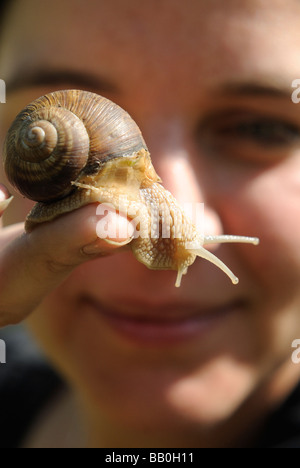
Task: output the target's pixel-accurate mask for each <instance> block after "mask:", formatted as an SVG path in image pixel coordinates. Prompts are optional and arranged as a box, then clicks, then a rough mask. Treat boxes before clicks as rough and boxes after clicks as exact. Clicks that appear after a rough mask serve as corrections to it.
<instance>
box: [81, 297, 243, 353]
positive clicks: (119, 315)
mask: <svg viewBox="0 0 300 468" xmlns="http://www.w3.org/2000/svg"><path fill="white" fill-rule="evenodd" d="M83 308H88V309H89V310H90V311H92V312H93V313H96V314H97V315H98V316H99V318H100V319H101V321H102V323H103V325H104V326H105V325H106V326H108V327H109V328H110V329H111V330H113V331H114V333H116V334H117V335H119V336H120V337H122V339H126V340H127V341H128V340H129V341H130V342H132V343H135V344H138V345H143V346H149V345H155V346H169V345H172V344H178V343H179V342H183V341H185V340H191V339H193V338H197V339H199V338H201V337H203V336H204V335H206V334H208V333H209V332H210V331H212V330H213V329H214V328H215V327H217V326H219V325H220V324H221V323H222V322H223V321H224V320H226V317H227V316H228V315H229V314H230V313H232V312H234V311H236V310H237V308H238V309H240V308H241V303H237V302H235V303H231V304H228V305H226V306H218V307H206V308H201V309H200V308H199V306H198V305H196V304H189V303H181V304H179V303H174V304H172V303H165V304H159V305H149V304H146V303H142V302H138V301H131V300H125V299H123V300H121V299H120V300H118V301H116V303H114V304H104V303H100V302H99V301H97V300H95V299H93V298H90V297H85V298H84V299H83Z"/></svg>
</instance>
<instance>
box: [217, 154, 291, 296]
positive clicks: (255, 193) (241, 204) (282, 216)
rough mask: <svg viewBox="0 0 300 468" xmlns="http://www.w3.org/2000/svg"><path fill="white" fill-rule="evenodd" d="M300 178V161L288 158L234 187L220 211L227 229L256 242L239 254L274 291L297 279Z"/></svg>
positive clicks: (262, 281) (280, 289) (233, 185)
mask: <svg viewBox="0 0 300 468" xmlns="http://www.w3.org/2000/svg"><path fill="white" fill-rule="evenodd" d="M299 174H300V162H298V160H297V164H295V161H292V160H290V161H286V162H285V163H282V164H281V165H278V166H276V167H273V168H272V169H269V170H266V171H265V172H261V173H259V174H257V175H256V176H255V177H253V178H252V179H247V180H245V182H244V183H243V184H241V183H240V182H239V184H234V183H233V184H232V192H231V193H227V195H226V196H225V197H223V198H222V207H221V208H220V210H221V212H222V215H223V222H224V224H225V225H226V226H225V227H226V230H230V231H231V232H234V233H235V234H243V235H253V236H257V237H259V238H260V245H259V246H258V247H257V248H255V249H253V250H251V251H250V249H243V252H244V254H245V255H247V262H248V265H249V266H250V267H252V269H253V271H254V273H255V275H256V277H257V278H259V279H260V282H261V283H262V284H263V285H264V287H266V286H267V287H268V288H272V289H273V290H274V292H275V291H276V288H279V289H278V290H277V292H278V293H280V291H282V289H283V288H284V286H287V287H288V289H291V287H293V286H296V285H297V284H298V282H299V280H300V203H299V202H300V176H299ZM280 285H281V286H280Z"/></svg>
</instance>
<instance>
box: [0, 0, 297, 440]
mask: <svg viewBox="0 0 300 468" xmlns="http://www.w3.org/2000/svg"><path fill="white" fill-rule="evenodd" d="M299 14H300V5H299V2H298V1H296V0H295V1H294V0H289V1H288V2H287V1H286V0H275V1H274V0H272V1H271V0H267V1H264V2H261V1H259V0H251V1H250V0H249V1H248V0H245V1H242V2H240V1H235V0H228V1H226V2H224V1H222V0H211V1H209V2H207V1H203V0H202V1H198V0H197V1H196V0H191V1H190V4H189V5H188V7H187V6H186V4H185V3H183V2H181V1H179V0H178V1H177V0H164V1H160V2H156V1H151V2H142V3H141V2H138V1H137V0H128V1H126V2H123V1H122V0H110V1H109V2H99V1H94V0H90V1H85V2H82V1H74V0H72V1H71V0H70V1H69V0H64V1H56V0H53V1H52V2H51V4H50V3H45V2H38V1H35V0H24V1H22V2H21V1H16V3H15V5H14V6H13V8H12V10H11V14H10V15H9V17H8V19H7V22H6V28H5V29H4V33H3V36H2V41H1V49H0V52H1V53H0V70H1V78H2V79H5V80H6V82H7V84H8V89H9V90H10V92H9V94H8V96H7V104H6V105H5V108H3V109H2V108H1V111H2V112H3V122H4V125H3V127H2V128H5V127H6V128H8V125H9V123H10V121H11V120H12V119H13V117H14V115H15V114H16V112H17V111H18V110H21V108H22V107H23V106H24V105H26V104H27V103H28V102H30V101H31V100H32V99H34V98H35V97H38V96H40V95H41V94H44V93H45V92H47V91H52V90H54V89H62V88H82V89H89V90H90V91H94V92H97V93H99V94H103V95H105V96H106V97H108V98H110V99H112V100H113V101H115V102H117V103H118V104H119V105H121V106H122V107H123V108H124V109H126V110H127V111H128V112H129V113H130V114H131V115H132V117H133V118H134V119H135V120H136V122H137V123H138V125H139V126H140V128H141V130H142V133H143V136H144V138H145V140H146V142H147V145H148V147H149V150H150V152H151V157H152V160H153V164H154V166H155V168H156V170H157V172H158V174H159V175H160V176H161V178H162V179H163V182H164V186H165V187H166V188H167V189H169V190H170V191H171V192H172V193H173V194H174V196H175V197H176V198H177V199H178V200H179V201H181V202H189V203H191V202H193V203H197V202H204V203H205V216H206V232H207V234H212V235H218V234H223V233H225V234H238V235H249V236H250V235H253V236H257V237H259V238H260V241H261V243H260V246H259V247H252V246H245V245H230V246H229V245H226V246H222V247H219V248H218V249H217V250H216V251H215V253H216V254H217V255H218V256H220V257H221V258H222V260H223V261H225V263H226V264H228V266H230V268H231V269H232V270H233V271H234V272H235V273H236V274H237V276H239V278H240V283H239V285H238V286H233V285H232V284H231V283H230V281H229V280H228V278H227V277H226V276H225V275H224V274H223V273H222V272H220V271H218V270H217V269H216V268H215V267H214V266H212V265H210V264H208V263H207V262H205V261H203V260H197V261H196V263H195V264H194V265H193V267H191V268H190V269H189V271H188V275H187V276H186V277H185V278H184V279H183V282H182V286H181V287H180V288H179V289H176V288H174V281H175V276H174V272H153V271H150V270H148V269H146V268H145V267H144V266H143V265H141V264H139V263H138V262H137V261H136V260H135V259H134V258H133V256H132V255H131V254H130V253H122V254H120V255H113V256H108V257H105V258H102V257H101V258H97V259H96V260H93V261H92V262H88V263H86V262H85V263H84V264H82V265H81V266H78V267H77V268H75V269H74V267H75V266H77V265H78V264H79V263H82V262H84V261H86V260H87V258H86V257H84V258H83V257H82V256H80V258H78V254H76V255H75V253H74V252H75V251H76V252H77V253H78V250H79V247H80V245H83V239H84V241H85V242H86V243H88V242H87V238H88V240H89V242H92V237H93V232H92V231H93V228H94V227H95V222H96V219H97V218H96V216H95V206H90V207H88V208H85V209H83V210H81V211H78V212H77V213H75V214H72V215H68V217H64V218H63V219H61V220H58V221H56V222H55V223H53V224H52V225H49V226H43V227H41V228H39V229H37V230H36V233H34V236H35V237H34V238H33V239H32V237H31V238H30V239H29V245H30V246H31V248H32V249H36V250H35V251H34V252H35V255H34V257H32V258H33V259H34V260H32V261H31V264H30V265H31V266H30V270H32V269H34V268H36V266H37V267H38V270H37V271H38V275H37V276H38V278H39V279H40V277H41V278H42V280H40V281H39V282H38V283H39V286H38V288H37V289H38V291H39V294H36V295H34V294H33V293H32V285H31V286H28V288H23V290H24V289H25V293H23V292H22V294H25V299H26V301H25V300H24V299H23V300H20V301H19V303H18V307H17V310H18V313H15V315H14V312H15V311H14V307H13V305H12V304H11V303H10V301H9V297H8V298H7V293H6V296H5V295H4V297H5V300H4V303H2V304H1V303H0V306H1V307H0V311H2V314H4V312H7V311H8V312H9V313H7V314H6V316H5V317H6V318H5V320H4V322H3V323H9V322H11V323H14V322H16V321H17V320H19V319H21V318H22V317H24V316H25V315H27V314H28V313H29V312H30V310H31V309H34V310H33V312H32V314H31V315H30V317H29V318H28V319H27V322H28V324H29V326H30V328H31V329H32V330H33V332H34V333H35V335H36V337H37V339H38V341H39V342H40V343H41V345H42V347H43V348H44V349H45V351H46V353H47V354H48V356H49V357H50V359H51V360H52V361H53V363H54V364H55V366H57V368H58V369H59V370H60V371H61V372H62V373H63V374H64V375H65V377H66V378H67V379H68V381H69V382H71V385H72V387H73V388H74V390H75V392H76V393H77V394H78V396H79V400H80V402H81V406H82V407H83V408H84V413H85V417H84V420H85V423H84V424H86V426H87V428H88V431H89V434H90V440H89V443H90V444H91V445H93V446H96V445H98V446H105V447H113V446H119V447H133V446H135V447H155V446H156V447H161V446H169V447H193V446H227V445H233V446H237V445H239V444H245V443H251V438H252V437H253V434H255V431H256V430H257V428H258V427H259V425H260V424H261V423H262V422H263V420H264V418H265V417H266V416H267V414H268V413H269V412H270V411H272V410H273V409H274V408H275V407H276V406H277V405H278V404H280V403H281V402H282V400H283V399H284V398H285V397H286V396H287V395H288V393H289V392H290V391H291V389H292V388H293V386H294V385H295V384H296V382H297V381H298V379H299V373H300V368H299V366H296V365H295V364H293V363H292V361H291V352H292V350H291V344H292V342H293V341H294V340H295V339H296V338H299V336H300V323H299V310H298V309H299V305H300V290H299V281H300V253H299V252H300V240H299V239H300V222H299V219H300V216H299V215H300V204H299V196H300V178H299V173H300V111H299V109H300V108H299V107H298V106H297V105H295V104H293V103H292V101H291V93H292V91H293V90H292V88H291V83H292V81H293V80H294V79H295V78H297V77H299V75H300V66H299V60H298V53H299V47H300V36H299ZM41 18H47V22H46V24H45V22H44V21H43V20H41ZM29 24H32V25H34V27H33V28H28V25H29ZM53 25H55V27H53ZM41 71H43V73H42V74H41V73H40V72H41ZM20 76H21V78H20ZM240 122H242V123H243V124H244V127H243V128H241V127H239V124H240ZM249 122H250V124H249ZM225 123H226V125H225ZM253 124H255V125H256V128H257V127H259V129H258V130H255V129H254V125H253ZM278 133H279V134H280V136H276V135H278ZM2 136H3V135H2ZM3 180H4V179H3ZM20 206H21V205H20ZM19 216H20V214H19ZM91 220H92V221H91ZM77 226H80V228H79V229H78V231H79V232H80V236H81V237H80V236H79V234H78V235H77V234H76V235H77V237H76V239H75V234H74V231H76V227H77ZM86 226H88V228H87V229H86ZM10 229H16V230H17V232H20V229H21V227H17V228H10ZM87 230H88V231H89V233H88V235H87V232H86V231H87ZM2 235H3V239H4V236H6V239H7V238H10V236H12V235H13V236H14V235H15V231H14V234H10V233H8V234H5V232H4V233H3V234H2ZM73 237H74V239H73ZM79 237H80V239H79ZM52 239H53V241H52ZM58 239H59V241H60V242H59V245H60V247H59V255H60V259H58V257H57V258H56V260H55V261H54V264H55V266H54V268H51V275H50V276H51V279H49V278H47V279H45V276H47V275H45V274H44V270H45V269H44V264H43V265H42V267H41V266H40V263H42V261H40V260H41V258H42V256H43V252H44V249H45V250H46V251H47V255H50V254H49V251H50V253H51V249H53V250H54V248H55V246H56V245H57V240H58ZM3 242H4V240H3ZM16 242H18V246H19V249H20V255H21V258H23V257H22V253H23V252H24V244H22V243H20V240H17V241H16ZM51 242H53V244H51ZM33 244H34V246H37V247H34V246H33ZM3 245H4V244H3ZM49 245H50V247H49ZM75 247H76V248H75ZM101 249H102V250H101ZM103 249H104V247H103V243H102V244H101V243H99V253H103ZM100 250H101V252H100ZM3 252H4V253H3V255H2V257H3V258H4V260H3V258H2V264H0V267H1V271H2V274H3V271H4V270H5V271H6V268H8V265H10V261H9V259H10V258H12V260H11V264H13V265H17V264H18V257H16V256H15V257H14V254H13V252H11V251H10V252H8V253H7V251H5V250H3ZM26 261H28V257H26V255H25V260H24V261H23V264H24V263H25V264H27V263H26ZM60 261H61V263H63V264H64V265H66V264H67V265H68V267H66V266H63V265H61V263H59V262H60ZM39 262H40V263H39ZM24 268H25V267H23V269H22V268H21V269H20V270H21V273H18V275H21V277H20V278H19V276H18V277H17V280H18V281H19V282H20V283H21V281H22V278H23V277H22V271H23V270H24ZM39 268H40V269H39ZM9 271H10V273H11V275H9V278H8V280H5V281H6V282H4V283H3V280H2V283H1V285H0V286H1V287H2V288H3V290H4V286H6V290H8V291H9V289H7V288H8V287H9V285H10V284H12V282H13V280H12V279H11V277H12V276H13V271H14V270H13V268H12V267H10V270H9ZM41 271H42V274H41V273H40V272H41ZM71 271H72V272H71ZM43 275H44V276H43ZM24 276H25V275H24ZM33 276H34V275H33ZM17 280H14V281H15V282H16V281H17ZM30 281H31V278H30ZM41 283H42V284H41ZM22 285H23V283H21V284H20V288H21V287H22ZM14 287H15V284H14ZM28 290H30V293H28V294H29V295H30V300H29V299H27V297H26V294H27V291H28ZM11 294H12V293H11ZM24 302H26V304H27V307H24V308H23V307H22V306H21V305H20V304H22V303H24ZM3 304H4V305H3ZM28 304H29V305H28ZM25 309H26V310H25ZM115 314H116V317H115V320H113V321H112V320H110V319H109V317H111V316H115ZM121 317H123V319H121ZM138 317H141V318H142V321H143V323H138V324H137V318H138ZM163 318H164V320H165V322H164V323H163V324H162V323H161V320H163ZM174 321H176V322H179V324H181V325H182V328H183V329H184V328H189V330H190V329H191V328H193V331H192V332H189V333H185V332H182V333H181V332H180V333H179V335H180V336H179V338H178V337H177V338H176V337H175V339H173V338H172V337H171V338H172V339H170V334H168V330H167V328H168V327H169V328H172V324H174ZM192 325H193V327H192ZM124 329H125V331H126V330H127V332H124ZM128 329H129V332H128Z"/></svg>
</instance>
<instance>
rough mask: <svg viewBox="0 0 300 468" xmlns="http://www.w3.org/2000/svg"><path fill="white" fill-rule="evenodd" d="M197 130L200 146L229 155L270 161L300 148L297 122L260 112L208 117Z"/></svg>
mask: <svg viewBox="0 0 300 468" xmlns="http://www.w3.org/2000/svg"><path fill="white" fill-rule="evenodd" d="M197 133H198V134H197V138H198V141H199V142H200V144H201V146H202V145H204V147H205V148H206V149H207V150H210V152H211V153H212V152H214V153H216V154H219V155H220V156H221V155H223V156H228V157H231V158H233V157H235V158H236V157H239V158H243V159H252V160H256V159H258V158H259V159H260V160H262V161H263V160H264V159H268V160H269V159H270V158H271V159H273V160H274V159H275V158H278V157H284V156H285V155H286V154H287V152H289V151H290V150H291V149H293V148H295V147H297V146H299V147H300V125H299V126H298V125H297V124H294V123H291V122H289V121H287V120H284V119H281V118H279V117H273V116H263V115H260V114H257V115H256V114H252V113H249V114H247V113H227V114H226V113H222V114H218V115H215V116H210V117H209V118H208V119H206V120H205V121H204V122H202V123H201V125H200V126H199V128H198V132H197Z"/></svg>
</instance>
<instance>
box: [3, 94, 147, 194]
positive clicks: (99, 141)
mask: <svg viewBox="0 0 300 468" xmlns="http://www.w3.org/2000/svg"><path fill="white" fill-rule="evenodd" d="M142 148H144V149H147V147H146V144H145V142H144V139H143V137H142V135H141V132H140V130H139V128H138V126H137V125H136V123H135V122H134V121H133V120H132V119H131V117H130V116H129V114H128V113H127V112H125V111H124V110H123V109H121V107H119V106H118V105H116V104H114V103H112V102H111V101H109V100H108V99H105V98H103V97H101V96H98V95H96V94H93V93H89V92H86V91H77V90H70V91H58V92H55V93H51V94H48V95H47V96H43V97H41V98H39V99H37V100H36V101H34V102H33V103H32V104H30V105H28V106H27V107H26V108H25V109H24V110H23V111H22V112H21V113H20V114H19V115H18V116H17V118H16V120H15V121H14V123H13V125H12V127H11V129H10V130H9V133H8V136H7V139H6V143H5V145H4V166H5V170H6V173H7V176H8V179H9V181H10V182H11V183H12V185H14V186H15V187H16V188H17V189H18V190H19V191H20V192H21V193H22V194H23V195H25V196H26V197H27V198H30V199H31V200H34V201H39V202H44V203H49V202H53V201H56V200H59V199H62V198H64V197H65V196H67V195H69V194H70V192H72V191H74V189H75V187H74V186H73V185H71V182H72V181H75V180H77V179H79V178H80V177H81V176H84V175H86V174H89V175H90V174H95V173H97V172H98V171H99V168H101V166H102V165H103V164H105V162H106V161H108V160H111V159H114V158H119V157H124V156H128V155H131V154H132V153H133V152H137V151H139V150H140V149H142ZM8 155H9V157H8Z"/></svg>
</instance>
